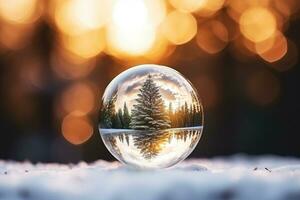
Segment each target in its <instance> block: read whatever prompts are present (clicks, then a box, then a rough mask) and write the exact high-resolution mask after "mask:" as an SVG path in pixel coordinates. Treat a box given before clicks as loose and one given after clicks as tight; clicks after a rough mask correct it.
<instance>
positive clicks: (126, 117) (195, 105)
mask: <svg viewBox="0 0 300 200" xmlns="http://www.w3.org/2000/svg"><path fill="white" fill-rule="evenodd" d="M190 94H191V97H192V103H191V104H190V105H188V103H187V102H185V103H184V105H182V106H178V107H177V108H176V109H173V105H172V103H169V106H168V109H166V108H165V101H164V99H163V97H162V96H161V94H160V91H159V87H158V86H157V85H156V83H155V82H154V80H153V78H152V76H151V74H148V76H147V78H146V80H145V81H144V83H143V84H142V86H141V88H140V89H139V93H138V94H137V98H136V99H135V104H134V105H133V106H132V109H131V112H130V113H129V110H128V107H127V104H126V102H124V105H123V109H121V108H119V109H118V110H116V108H115V103H116V100H117V93H115V94H114V95H113V96H112V98H111V99H109V100H108V101H107V102H104V105H103V107H102V109H101V111H100V126H101V128H114V129H136V130H162V129H168V128H182V127H193V126H200V125H201V122H202V112H201V111H202V110H201V109H202V108H201V106H200V105H199V102H198V99H197V97H196V94H195V93H194V92H191V93H190Z"/></svg>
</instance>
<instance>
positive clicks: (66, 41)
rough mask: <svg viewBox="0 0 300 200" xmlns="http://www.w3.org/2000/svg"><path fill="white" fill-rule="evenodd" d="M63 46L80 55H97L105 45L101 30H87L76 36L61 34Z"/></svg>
mask: <svg viewBox="0 0 300 200" xmlns="http://www.w3.org/2000/svg"><path fill="white" fill-rule="evenodd" d="M62 44H63V46H64V47H65V48H66V49H67V50H69V51H70V52H71V53H73V54H75V55H77V56H79V57H82V58H91V57H95V56H97V55H98V54H99V53H100V52H101V51H102V50H103V49H104V47H105V38H104V34H103V31H101V30H100V31H89V32H85V33H83V34H80V35H76V36H67V35H66V36H62Z"/></svg>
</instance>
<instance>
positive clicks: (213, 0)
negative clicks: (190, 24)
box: [196, 0, 225, 17]
mask: <svg viewBox="0 0 300 200" xmlns="http://www.w3.org/2000/svg"><path fill="white" fill-rule="evenodd" d="M224 2H225V0H202V4H201V6H200V7H199V8H198V10H197V12H196V14H197V15H200V16H204V17H205V16H211V15H213V14H215V13H216V12H217V11H218V10H220V9H221V8H222V7H223V4H224Z"/></svg>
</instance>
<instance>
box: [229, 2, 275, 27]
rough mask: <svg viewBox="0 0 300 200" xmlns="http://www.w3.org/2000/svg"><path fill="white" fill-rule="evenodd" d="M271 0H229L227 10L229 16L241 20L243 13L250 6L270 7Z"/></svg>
mask: <svg viewBox="0 0 300 200" xmlns="http://www.w3.org/2000/svg"><path fill="white" fill-rule="evenodd" d="M269 4H270V0H243V1H241V0H228V1H227V5H228V9H227V12H228V14H229V16H230V17H231V18H232V19H234V20H235V21H237V22H238V21H239V19H240V16H241V14H242V13H243V12H244V11H245V10H247V9H248V8H252V7H257V6H262V7H268V6H269Z"/></svg>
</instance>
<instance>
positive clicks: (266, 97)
mask: <svg viewBox="0 0 300 200" xmlns="http://www.w3.org/2000/svg"><path fill="white" fill-rule="evenodd" d="M246 90H247V94H248V96H249V97H250V98H251V99H252V100H253V101H254V102H255V103H257V104H259V105H267V104H270V103H272V102H274V101H275V100H276V99H277V98H278V96H279V94H280V83H279V80H278V78H277V77H276V76H274V75H273V74H272V73H271V72H269V71H267V70H262V71H258V72H256V73H253V74H251V75H250V77H249V78H248V80H247V84H246Z"/></svg>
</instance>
